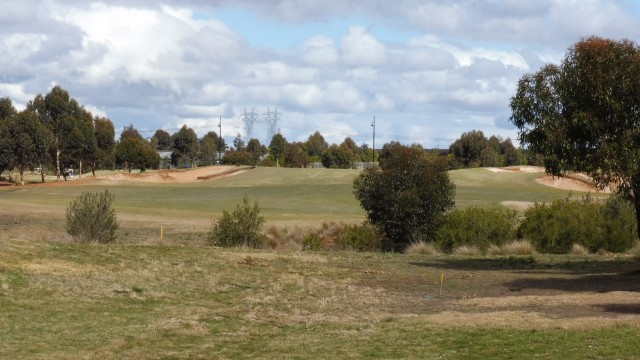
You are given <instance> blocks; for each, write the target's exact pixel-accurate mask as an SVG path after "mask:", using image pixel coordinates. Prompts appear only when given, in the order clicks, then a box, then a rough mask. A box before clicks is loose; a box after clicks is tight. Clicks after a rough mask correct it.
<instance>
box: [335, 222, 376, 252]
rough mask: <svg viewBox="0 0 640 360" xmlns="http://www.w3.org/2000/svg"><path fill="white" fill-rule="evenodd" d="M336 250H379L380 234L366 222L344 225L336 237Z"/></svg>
mask: <svg viewBox="0 0 640 360" xmlns="http://www.w3.org/2000/svg"><path fill="white" fill-rule="evenodd" d="M336 248H337V249H338V250H352V251H381V250H382V243H381V241H380V235H379V233H378V231H377V230H376V228H375V227H373V226H372V225H371V224H368V223H362V224H361V225H344V226H343V227H342V228H340V230H339V231H338V234H337V238H336Z"/></svg>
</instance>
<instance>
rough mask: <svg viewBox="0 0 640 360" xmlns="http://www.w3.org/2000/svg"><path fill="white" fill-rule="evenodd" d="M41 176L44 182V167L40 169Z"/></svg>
mask: <svg viewBox="0 0 640 360" xmlns="http://www.w3.org/2000/svg"><path fill="white" fill-rule="evenodd" d="M40 177H41V178H42V183H43V184H44V168H41V169H40Z"/></svg>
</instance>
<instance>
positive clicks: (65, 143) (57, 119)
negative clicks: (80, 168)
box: [27, 86, 86, 180]
mask: <svg viewBox="0 0 640 360" xmlns="http://www.w3.org/2000/svg"><path fill="white" fill-rule="evenodd" d="M27 108H28V109H29V110H31V111H34V112H35V113H36V114H38V117H39V119H40V121H41V122H42V123H43V124H44V126H45V127H46V128H47V129H48V130H49V131H50V132H51V144H52V148H53V154H54V158H55V168H56V177H57V178H58V180H59V179H60V176H61V175H62V171H61V167H60V165H61V162H60V156H61V154H62V153H63V152H66V151H72V152H73V151H75V150H77V148H75V146H78V144H79V143H81V142H78V141H77V139H78V135H79V134H78V133H75V134H74V133H73V132H74V129H75V127H76V125H77V123H78V121H79V118H80V117H82V116H85V115H86V114H85V110H84V109H82V108H81V107H80V105H79V104H78V102H77V101H76V100H75V99H73V98H71V97H70V96H69V93H68V92H67V91H66V90H64V89H62V88H61V87H60V86H54V87H53V88H52V89H51V91H50V92H49V93H48V94H46V95H45V96H42V95H41V94H38V95H36V97H35V98H34V99H33V101H30V102H29V104H27Z"/></svg>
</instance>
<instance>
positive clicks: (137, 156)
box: [114, 125, 160, 172]
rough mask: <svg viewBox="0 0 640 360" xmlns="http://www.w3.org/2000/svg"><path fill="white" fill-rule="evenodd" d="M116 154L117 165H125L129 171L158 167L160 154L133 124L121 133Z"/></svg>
mask: <svg viewBox="0 0 640 360" xmlns="http://www.w3.org/2000/svg"><path fill="white" fill-rule="evenodd" d="M114 155H115V159H116V165H120V166H123V167H124V168H125V169H127V170H128V171H129V172H131V170H132V169H140V170H141V171H144V170H146V169H150V168H158V166H159V165H160V155H158V153H157V152H156V151H155V149H153V148H152V147H151V144H150V143H149V142H148V141H146V140H145V139H144V138H143V137H142V136H141V135H140V133H138V130H136V129H135V128H134V127H133V125H129V126H126V127H125V128H124V129H123V131H122V133H121V134H120V141H119V142H118V144H116V147H115V150H114Z"/></svg>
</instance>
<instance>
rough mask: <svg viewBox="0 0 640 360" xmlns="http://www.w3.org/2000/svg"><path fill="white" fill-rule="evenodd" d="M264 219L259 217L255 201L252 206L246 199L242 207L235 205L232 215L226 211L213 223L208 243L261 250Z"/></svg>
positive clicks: (263, 239) (263, 241)
mask: <svg viewBox="0 0 640 360" xmlns="http://www.w3.org/2000/svg"><path fill="white" fill-rule="evenodd" d="M262 225H264V217H263V216H262V215H260V207H259V206H258V202H257V201H256V202H255V203H254V204H253V206H251V205H250V204H249V199H247V198H246V197H245V198H244V199H243V201H242V205H237V206H236V209H235V210H234V211H233V213H231V214H229V213H228V212H227V211H226V210H225V211H223V212H222V218H220V219H219V220H218V221H213V224H212V228H211V231H210V232H209V243H210V244H212V245H216V246H224V247H234V246H247V247H251V248H261V247H263V246H264V244H265V239H266V237H265V236H264V234H262V233H261V230H262Z"/></svg>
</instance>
